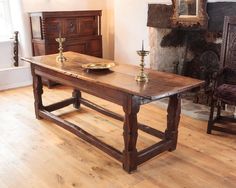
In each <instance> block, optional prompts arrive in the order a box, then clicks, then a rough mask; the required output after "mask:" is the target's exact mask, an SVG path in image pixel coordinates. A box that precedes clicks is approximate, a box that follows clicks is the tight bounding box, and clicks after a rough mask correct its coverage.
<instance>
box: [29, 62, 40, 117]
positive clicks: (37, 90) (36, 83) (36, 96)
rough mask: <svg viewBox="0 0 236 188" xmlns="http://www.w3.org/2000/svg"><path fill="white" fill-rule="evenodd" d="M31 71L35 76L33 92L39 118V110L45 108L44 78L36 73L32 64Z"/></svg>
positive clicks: (36, 113)
mask: <svg viewBox="0 0 236 188" xmlns="http://www.w3.org/2000/svg"><path fill="white" fill-rule="evenodd" d="M31 73H32V76H33V92H34V109H35V115H36V118H37V119H41V117H40V116H39V110H42V109H43V102H42V94H43V84H42V78H41V77H40V76H38V75H36V74H35V72H34V68H33V67H32V66H31Z"/></svg>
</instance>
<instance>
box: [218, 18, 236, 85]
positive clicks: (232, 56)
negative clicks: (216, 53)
mask: <svg viewBox="0 0 236 188" xmlns="http://www.w3.org/2000/svg"><path fill="white" fill-rule="evenodd" d="M225 68H226V69H229V70H231V71H227V74H225V75H224V83H229V84H236V16H226V17H225V19H224V29H223V39H222V46H221V57H220V69H225Z"/></svg>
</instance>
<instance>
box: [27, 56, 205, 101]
mask: <svg viewBox="0 0 236 188" xmlns="http://www.w3.org/2000/svg"><path fill="white" fill-rule="evenodd" d="M57 55H58V54H53V55H45V56H36V57H30V58H22V60H24V61H27V62H29V63H31V64H36V65H39V66H42V67H45V68H48V69H51V70H54V71H56V72H60V73H63V74H65V75H68V76H71V77H74V78H78V79H81V80H85V81H87V82H90V83H94V84H99V85H102V86H104V88H105V87H109V88H113V89H116V90H120V91H122V92H126V93H129V94H132V95H136V96H141V97H144V98H148V99H151V100H157V99H160V98H163V97H167V96H171V95H174V94H178V93H181V92H184V91H187V90H190V89H192V88H195V87H198V86H201V85H203V84H204V81H202V80H197V79H193V78H189V77H184V76H180V75H176V74H172V73H167V72H159V71H155V70H151V69H145V72H146V73H147V75H148V77H149V81H148V82H146V83H139V82H137V81H136V80H135V76H136V75H138V73H139V72H140V68H139V67H138V66H134V65H130V64H119V63H116V62H114V61H111V60H106V59H101V58H96V57H92V56H88V55H83V54H79V53H75V52H65V53H64V56H65V57H66V58H67V61H66V62H65V63H64V64H63V65H62V64H61V63H59V62H57V61H56V57H57ZM99 62H102V63H111V62H114V63H115V64H116V66H115V67H113V68H111V69H110V70H97V71H87V70H85V69H84V68H82V67H81V65H82V64H85V63H99ZM137 64H138V62H137Z"/></svg>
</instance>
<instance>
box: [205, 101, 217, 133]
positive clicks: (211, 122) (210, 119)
mask: <svg viewBox="0 0 236 188" xmlns="http://www.w3.org/2000/svg"><path fill="white" fill-rule="evenodd" d="M215 102H216V101H215V100H214V99H212V101H211V110H210V116H209V120H208V126H207V134H211V130H212V126H213V124H214V121H213V119H214V117H213V116H214V108H215Z"/></svg>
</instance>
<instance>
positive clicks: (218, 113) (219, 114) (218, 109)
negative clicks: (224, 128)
mask: <svg viewBox="0 0 236 188" xmlns="http://www.w3.org/2000/svg"><path fill="white" fill-rule="evenodd" d="M220 116H221V102H218V104H217V114H216V118H217V119H219V118H220Z"/></svg>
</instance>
